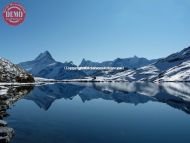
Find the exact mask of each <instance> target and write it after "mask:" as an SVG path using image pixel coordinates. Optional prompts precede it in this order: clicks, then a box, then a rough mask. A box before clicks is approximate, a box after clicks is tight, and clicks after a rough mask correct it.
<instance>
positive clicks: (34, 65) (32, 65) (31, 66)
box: [19, 51, 56, 75]
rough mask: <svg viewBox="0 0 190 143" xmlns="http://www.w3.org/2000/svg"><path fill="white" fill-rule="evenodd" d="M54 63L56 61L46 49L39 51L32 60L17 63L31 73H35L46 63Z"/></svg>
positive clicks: (44, 66)
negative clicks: (42, 51)
mask: <svg viewBox="0 0 190 143" xmlns="http://www.w3.org/2000/svg"><path fill="white" fill-rule="evenodd" d="M55 63H56V61H55V60H54V59H53V58H52V56H51V54H50V53H49V52H48V51H45V52H44V53H41V54H40V55H39V56H38V57H36V58H35V59H34V60H32V61H28V62H23V63H20V64H19V65H20V66H21V67H23V68H24V69H25V70H27V71H28V72H30V73H32V74H33V75H37V74H38V73H39V72H40V71H41V70H43V69H44V68H46V67H47V66H48V65H49V66H51V65H53V64H55Z"/></svg>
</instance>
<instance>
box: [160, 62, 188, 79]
mask: <svg viewBox="0 0 190 143" xmlns="http://www.w3.org/2000/svg"><path fill="white" fill-rule="evenodd" d="M160 76H161V77H160V79H159V81H190V60H189V61H186V62H183V63H182V64H180V65H177V66H174V67H172V68H170V69H169V70H167V71H165V72H164V73H162V74H161V75H160Z"/></svg>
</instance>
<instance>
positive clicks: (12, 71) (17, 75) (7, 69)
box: [0, 58, 34, 83]
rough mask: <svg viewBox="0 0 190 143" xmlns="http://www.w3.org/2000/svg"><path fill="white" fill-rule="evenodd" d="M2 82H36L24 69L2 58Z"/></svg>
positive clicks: (0, 68)
mask: <svg viewBox="0 0 190 143" xmlns="http://www.w3.org/2000/svg"><path fill="white" fill-rule="evenodd" d="M0 82H24V83H27V82H34V78H33V77H32V76H31V75H30V74H28V73H27V72H26V71H25V70H24V69H22V68H20V67H19V66H17V65H15V64H13V63H11V62H10V61H9V60H7V59H4V58H0Z"/></svg>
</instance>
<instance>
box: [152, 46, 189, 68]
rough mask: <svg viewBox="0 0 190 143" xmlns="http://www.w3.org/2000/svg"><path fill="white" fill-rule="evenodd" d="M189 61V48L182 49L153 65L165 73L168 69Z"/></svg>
mask: <svg viewBox="0 0 190 143" xmlns="http://www.w3.org/2000/svg"><path fill="white" fill-rule="evenodd" d="M188 60H190V47H187V48H185V49H183V50H182V51H180V52H177V53H174V54H171V55H169V56H167V57H166V58H162V59H160V60H158V61H157V62H156V63H155V64H154V65H155V66H156V67H157V68H158V69H159V70H161V71H166V70H168V69H169V68H172V67H174V66H177V65H180V64H181V63H183V62H185V61H188Z"/></svg>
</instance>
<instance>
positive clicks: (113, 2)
mask: <svg viewBox="0 0 190 143" xmlns="http://www.w3.org/2000/svg"><path fill="white" fill-rule="evenodd" d="M9 2H10V1H9V0H6V1H5V0H1V1H0V10H1V12H2V11H3V8H4V6H5V5H6V4H8V3H9ZM17 2H21V3H22V4H23V5H24V6H25V8H26V12H27V17H26V20H25V22H24V23H23V24H22V25H20V26H17V27H11V26H9V25H7V24H6V23H5V22H4V21H3V19H2V17H1V19H0V29H1V30H0V49H1V52H0V53H1V54H0V56H2V57H6V58H7V59H10V60H11V61H13V62H15V63H18V62H22V61H27V60H32V59H33V58H35V57H36V56H37V55H38V54H39V53H41V52H43V51H45V50H48V51H50V52H51V53H52V55H53V57H54V58H55V59H56V60H58V61H62V62H64V61H71V60H72V61H74V63H76V64H78V63H80V61H81V60H82V58H86V59H89V60H93V61H104V60H112V59H115V58H117V57H120V58H126V57H132V56H134V55H137V56H140V57H146V58H148V59H153V58H159V57H164V56H167V55H169V54H171V53H173V52H177V51H180V50H182V49H183V48H186V47H187V46H189V45H190V1H189V0H40V1H39V0H31V1H30V0H17ZM1 15H2V14H1Z"/></svg>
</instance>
